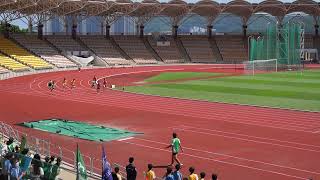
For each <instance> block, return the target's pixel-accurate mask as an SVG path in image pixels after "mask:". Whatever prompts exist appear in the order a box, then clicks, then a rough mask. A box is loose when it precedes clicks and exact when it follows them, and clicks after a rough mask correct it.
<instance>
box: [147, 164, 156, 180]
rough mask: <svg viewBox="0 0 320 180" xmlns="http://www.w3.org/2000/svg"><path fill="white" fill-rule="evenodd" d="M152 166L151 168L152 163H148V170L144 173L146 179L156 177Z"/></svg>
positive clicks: (151, 179) (152, 179) (150, 179)
mask: <svg viewBox="0 0 320 180" xmlns="http://www.w3.org/2000/svg"><path fill="white" fill-rule="evenodd" d="M152 168H153V165H152V164H148V171H147V173H146V180H154V179H156V174H155V173H154V171H153V170H152Z"/></svg>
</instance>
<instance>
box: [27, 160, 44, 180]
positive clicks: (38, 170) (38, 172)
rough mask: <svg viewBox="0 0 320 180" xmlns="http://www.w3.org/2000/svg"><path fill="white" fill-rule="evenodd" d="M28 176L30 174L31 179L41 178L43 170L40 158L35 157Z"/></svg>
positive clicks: (39, 179)
mask: <svg viewBox="0 0 320 180" xmlns="http://www.w3.org/2000/svg"><path fill="white" fill-rule="evenodd" d="M30 173H31V174H30V176H31V178H30V179H31V180H41V179H43V176H44V172H43V169H42V163H41V161H40V160H38V159H35V160H34V162H33V164H32V168H31V169H30Z"/></svg>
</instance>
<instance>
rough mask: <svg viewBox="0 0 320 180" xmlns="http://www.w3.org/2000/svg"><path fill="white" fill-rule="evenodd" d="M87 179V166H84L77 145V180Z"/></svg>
mask: <svg viewBox="0 0 320 180" xmlns="http://www.w3.org/2000/svg"><path fill="white" fill-rule="evenodd" d="M86 179H87V170H86V165H85V164H84V161H83V158H82V155H81V152H80V150H79V147H78V145H77V180H86Z"/></svg>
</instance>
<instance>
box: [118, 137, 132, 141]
mask: <svg viewBox="0 0 320 180" xmlns="http://www.w3.org/2000/svg"><path fill="white" fill-rule="evenodd" d="M130 139H133V137H128V138H123V139H119V140H117V141H127V140H130Z"/></svg>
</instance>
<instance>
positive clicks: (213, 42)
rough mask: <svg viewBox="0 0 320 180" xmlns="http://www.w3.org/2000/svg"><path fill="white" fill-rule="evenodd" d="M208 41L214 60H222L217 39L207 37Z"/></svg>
mask: <svg viewBox="0 0 320 180" xmlns="http://www.w3.org/2000/svg"><path fill="white" fill-rule="evenodd" d="M209 43H210V45H211V46H210V47H211V49H212V52H213V55H214V56H215V57H216V61H217V62H222V61H223V57H222V55H221V53H220V50H219V47H218V45H217V41H216V39H215V38H214V37H212V38H209Z"/></svg>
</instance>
